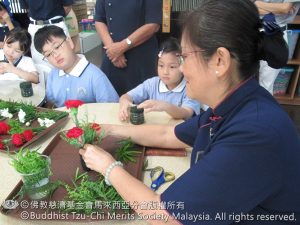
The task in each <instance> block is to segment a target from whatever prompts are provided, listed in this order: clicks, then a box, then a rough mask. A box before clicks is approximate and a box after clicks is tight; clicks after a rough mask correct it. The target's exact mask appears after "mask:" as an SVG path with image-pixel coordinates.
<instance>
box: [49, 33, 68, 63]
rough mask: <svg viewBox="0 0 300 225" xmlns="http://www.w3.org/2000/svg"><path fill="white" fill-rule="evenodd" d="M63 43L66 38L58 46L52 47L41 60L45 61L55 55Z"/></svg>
mask: <svg viewBox="0 0 300 225" xmlns="http://www.w3.org/2000/svg"><path fill="white" fill-rule="evenodd" d="M65 41H66V38H65V39H64V40H63V41H62V42H61V43H60V44H58V45H56V46H54V47H53V49H52V51H51V52H50V53H48V54H45V55H44V57H43V60H44V61H47V59H48V58H50V57H51V56H54V54H57V51H58V50H59V49H60V47H62V45H63V43H64V42H65Z"/></svg>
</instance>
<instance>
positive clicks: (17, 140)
mask: <svg viewBox="0 0 300 225" xmlns="http://www.w3.org/2000/svg"><path fill="white" fill-rule="evenodd" d="M11 141H12V143H13V145H14V146H16V147H20V146H22V145H23V135H22V134H13V135H12V139H11Z"/></svg>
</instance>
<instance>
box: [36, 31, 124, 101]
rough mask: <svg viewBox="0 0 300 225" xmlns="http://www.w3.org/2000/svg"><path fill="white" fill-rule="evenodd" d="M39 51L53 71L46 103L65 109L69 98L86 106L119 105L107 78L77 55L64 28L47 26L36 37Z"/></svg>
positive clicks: (48, 85)
mask: <svg viewBox="0 0 300 225" xmlns="http://www.w3.org/2000/svg"><path fill="white" fill-rule="evenodd" d="M34 45H35V48H36V49H37V51H39V52H40V53H41V54H42V55H43V56H44V58H43V59H44V60H46V61H48V62H49V63H50V64H51V65H52V66H53V67H54V69H52V70H51V72H50V74H49V76H48V78H47V84H46V96H47V104H48V106H51V105H52V104H54V105H55V106H56V107H62V106H64V102H65V101H66V100H69V99H78V100H81V101H84V102H85V103H92V102H118V99H119V97H118V94H117V93H116V91H115V89H114V88H113V86H112V85H111V83H110V81H109V80H108V79H107V77H106V75H105V74H104V73H103V72H102V71H101V70H100V69H99V68H98V67H96V66H95V65H93V64H92V63H89V62H88V61H87V60H86V58H85V56H83V55H77V54H75V52H74V44H73V42H72V40H71V39H70V38H69V37H67V36H66V35H65V33H64V31H63V29H62V28H60V27H57V26H45V27H43V28H41V29H39V30H38V31H37V32H36V34H35V36H34Z"/></svg>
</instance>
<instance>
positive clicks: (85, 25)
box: [80, 19, 96, 32]
mask: <svg viewBox="0 0 300 225" xmlns="http://www.w3.org/2000/svg"><path fill="white" fill-rule="evenodd" d="M80 24H81V28H82V32H96V27H95V21H94V20H92V19H82V20H81V22H80Z"/></svg>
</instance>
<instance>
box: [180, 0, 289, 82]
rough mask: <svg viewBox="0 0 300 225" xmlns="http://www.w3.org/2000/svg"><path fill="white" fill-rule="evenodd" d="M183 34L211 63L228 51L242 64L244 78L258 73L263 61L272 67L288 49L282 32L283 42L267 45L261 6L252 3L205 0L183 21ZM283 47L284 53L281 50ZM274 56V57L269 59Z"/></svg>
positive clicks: (246, 1)
mask: <svg viewBox="0 0 300 225" xmlns="http://www.w3.org/2000/svg"><path fill="white" fill-rule="evenodd" d="M182 25H183V34H184V35H185V37H187V39H188V40H189V41H190V42H191V43H192V44H194V45H196V46H198V47H199V48H201V49H203V50H204V52H203V53H202V54H203V57H204V59H205V60H207V59H208V58H209V57H211V56H212V55H213V54H214V53H215V51H216V50H217V49H218V48H219V47H224V48H226V49H227V50H228V51H229V52H230V54H231V57H233V58H235V59H236V60H237V62H238V66H239V68H238V69H239V73H240V76H241V79H243V80H244V79H247V78H249V77H251V76H253V75H257V74H258V69H259V60H260V59H264V60H266V61H267V62H268V63H269V65H270V63H272V62H275V61H276V60H277V59H278V58H280V57H281V56H280V54H281V53H280V50H281V49H284V50H287V46H286V44H285V42H284V39H283V35H282V32H281V33H280V35H277V39H278V37H279V41H277V42H273V43H272V46H271V47H270V46H268V47H266V46H265V43H266V42H268V39H272V36H269V37H268V38H266V36H267V35H266V34H265V33H264V32H260V31H259V29H260V28H261V27H262V24H261V21H260V19H259V13H258V10H257V7H256V6H255V5H254V4H253V3H252V2H251V1H250V0H226V1H224V0H202V1H200V2H199V5H198V8H196V9H195V10H193V11H191V12H190V13H189V14H188V15H187V16H186V17H185V19H184V21H183V24H182ZM279 48H280V50H278V49H279ZM269 55H272V57H266V56H269ZM286 61H287V57H286V58H283V60H281V61H280V60H279V61H277V62H276V63H273V65H274V64H276V65H275V66H276V67H281V66H283V65H284V64H285V63H286Z"/></svg>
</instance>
